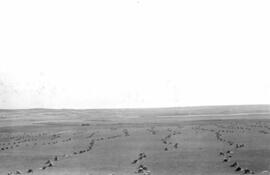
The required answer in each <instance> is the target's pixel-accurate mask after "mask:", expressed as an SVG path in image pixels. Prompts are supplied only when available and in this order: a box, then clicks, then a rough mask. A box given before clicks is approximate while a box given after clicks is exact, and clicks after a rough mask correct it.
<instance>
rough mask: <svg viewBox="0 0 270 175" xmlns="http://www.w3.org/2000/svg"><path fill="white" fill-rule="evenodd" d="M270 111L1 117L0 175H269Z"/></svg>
mask: <svg viewBox="0 0 270 175" xmlns="http://www.w3.org/2000/svg"><path fill="white" fill-rule="evenodd" d="M268 171H270V107H269V106H223V107H189V108H163V109H162V108H160V109H115V110H109V109H100V110H71V109H70V110H54V109H29V110H0V174H8V173H9V174H37V175H45V174H59V175H71V174H75V175H77V174H83V175H109V174H114V175H134V174H139V175H143V174H145V175H146V174H153V175H198V174H201V175H209V174H210V175H211V174H212V175H215V174H222V175H223V174H224V175H225V174H226V175H227V174H269V172H268Z"/></svg>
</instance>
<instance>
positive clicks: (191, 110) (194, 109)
mask: <svg viewBox="0 0 270 175" xmlns="http://www.w3.org/2000/svg"><path fill="white" fill-rule="evenodd" d="M9 112H14V113H21V112H22V113H23V112H29V113H38V112H39V113H40V112H41V113H54V114H59V113H63V112H71V113H72V112H74V113H80V114H95V113H98V114H104V115H118V114H119V115H120V114H121V115H150V116H152V115H155V116H160V115H166V116H170V115H206V114H238V113H244V114H246V113H247V114H249V113H251V114H253V113H256V114H257V113H270V105H266V104H259V105H218V106H188V107H164V108H122V109H121V108H118V109H116V108H115V109H113V108H111V109H109V108H108V109H48V108H31V109H0V113H9Z"/></svg>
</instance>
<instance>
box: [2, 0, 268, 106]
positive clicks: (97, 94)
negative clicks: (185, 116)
mask: <svg viewBox="0 0 270 175" xmlns="http://www.w3.org/2000/svg"><path fill="white" fill-rule="evenodd" d="M269 9H270V1H268V0H260V1H256V0H252V1H250V0H226V1H218V0H196V1H195V0H85V1H83V0H79V1H78V0H46V1H38V0H32V1H29V0H24V1H22V0H17V1H16V0H8V1H0V108H35V107H46V108H120V107H161V106H164V107H165V106H194V105H223V104H224V105H229V104H270V78H269V75H270V69H269V62H270V61H268V60H269V58H270V32H269V31H270V22H269V21H270V10H269Z"/></svg>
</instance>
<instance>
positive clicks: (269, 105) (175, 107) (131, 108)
mask: <svg viewBox="0 0 270 175" xmlns="http://www.w3.org/2000/svg"><path fill="white" fill-rule="evenodd" d="M256 106H258V107H259V106H261V107H262V106H264V107H269V108H270V104H236V105H233V104H228V105H194V106H193V105H191V106H171V107H123V108H118V107H117V108H0V111H1V110H7V111H12V110H144V109H181V108H183V109H184V108H213V107H256Z"/></svg>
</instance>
